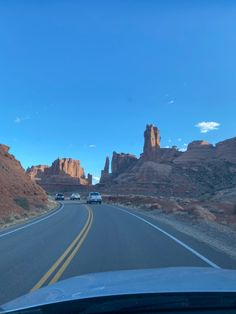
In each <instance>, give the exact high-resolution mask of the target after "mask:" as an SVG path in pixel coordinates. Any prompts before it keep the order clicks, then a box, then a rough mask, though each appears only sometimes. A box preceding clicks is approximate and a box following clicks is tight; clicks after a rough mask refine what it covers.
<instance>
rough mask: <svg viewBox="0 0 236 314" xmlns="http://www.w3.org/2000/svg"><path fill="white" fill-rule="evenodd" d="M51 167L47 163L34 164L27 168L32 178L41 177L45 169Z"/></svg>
mask: <svg viewBox="0 0 236 314" xmlns="http://www.w3.org/2000/svg"><path fill="white" fill-rule="evenodd" d="M47 168H49V166H47V165H38V166H32V167H30V168H28V169H27V170H26V172H27V173H28V175H29V176H30V178H31V179H35V180H37V179H39V178H42V176H43V175H44V171H45V169H47Z"/></svg>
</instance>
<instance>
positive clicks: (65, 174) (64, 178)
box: [27, 158, 92, 192]
mask: <svg viewBox="0 0 236 314" xmlns="http://www.w3.org/2000/svg"><path fill="white" fill-rule="evenodd" d="M27 174H28V175H29V176H30V177H31V179H33V180H35V181H37V183H39V184H40V185H41V186H42V187H43V188H44V189H45V190H46V191H48V192H57V191H66V190H71V191H73V190H76V189H78V188H79V187H81V186H90V185H92V175H90V174H88V177H87V178H86V176H85V172H84V169H83V168H82V167H81V164H80V161H79V160H74V159H72V158H62V159H59V158H58V159H56V160H55V161H54V162H53V163H52V165H51V166H46V165H38V166H32V167H31V168H28V169H27Z"/></svg>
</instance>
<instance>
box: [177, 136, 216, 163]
mask: <svg viewBox="0 0 236 314" xmlns="http://www.w3.org/2000/svg"><path fill="white" fill-rule="evenodd" d="M214 155H215V147H214V146H213V145H212V144H209V143H208V142H206V141H194V142H191V143H190V144H189V145H188V148H187V151H186V152H184V153H183V154H181V156H179V157H177V158H176V159H175V160H174V163H176V164H183V163H189V162H194V163H199V162H202V161H207V160H208V161H209V160H211V159H212V158H213V157H214Z"/></svg>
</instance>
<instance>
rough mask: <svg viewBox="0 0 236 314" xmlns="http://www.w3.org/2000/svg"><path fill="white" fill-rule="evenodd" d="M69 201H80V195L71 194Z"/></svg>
mask: <svg viewBox="0 0 236 314" xmlns="http://www.w3.org/2000/svg"><path fill="white" fill-rule="evenodd" d="M70 199H71V200H72V201H80V195H79V193H73V194H71V196H70Z"/></svg>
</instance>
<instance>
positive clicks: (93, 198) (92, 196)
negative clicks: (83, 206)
mask: <svg viewBox="0 0 236 314" xmlns="http://www.w3.org/2000/svg"><path fill="white" fill-rule="evenodd" d="M87 203H88V204H91V203H99V204H101V203H102V196H101V194H100V193H98V192H90V193H89V195H88V197H87Z"/></svg>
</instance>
